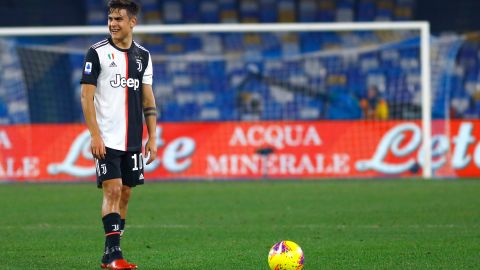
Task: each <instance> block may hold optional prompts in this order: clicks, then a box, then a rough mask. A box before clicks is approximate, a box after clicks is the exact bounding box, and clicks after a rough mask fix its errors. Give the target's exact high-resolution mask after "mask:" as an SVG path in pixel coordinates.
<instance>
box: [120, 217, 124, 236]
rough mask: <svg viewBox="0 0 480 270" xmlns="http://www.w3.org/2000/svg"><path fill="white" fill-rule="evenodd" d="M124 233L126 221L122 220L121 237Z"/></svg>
mask: <svg viewBox="0 0 480 270" xmlns="http://www.w3.org/2000/svg"><path fill="white" fill-rule="evenodd" d="M124 232H125V219H124V218H122V219H121V220H120V236H122V235H123V233H124Z"/></svg>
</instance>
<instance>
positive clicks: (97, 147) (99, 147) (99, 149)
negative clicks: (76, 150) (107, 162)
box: [90, 135, 107, 159]
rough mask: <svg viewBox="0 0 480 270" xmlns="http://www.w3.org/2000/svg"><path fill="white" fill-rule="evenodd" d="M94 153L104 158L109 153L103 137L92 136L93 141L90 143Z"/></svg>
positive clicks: (98, 157)
mask: <svg viewBox="0 0 480 270" xmlns="http://www.w3.org/2000/svg"><path fill="white" fill-rule="evenodd" d="M90 147H91V150H92V155H93V156H94V157H95V158H96V159H104V158H105V155H106V154H107V149H106V148H105V143H104V142H103V139H102V137H100V136H99V135H98V136H92V142H91V144H90Z"/></svg>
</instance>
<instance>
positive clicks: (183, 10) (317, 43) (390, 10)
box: [0, 0, 480, 175]
mask: <svg viewBox="0 0 480 270" xmlns="http://www.w3.org/2000/svg"><path fill="white" fill-rule="evenodd" d="M106 2H107V1H98V0H86V1H74V2H65V1H61V0H52V1H49V2H48V8H45V3H41V2H38V1H34V0H18V1H13V0H4V1H2V2H1V3H0V25H1V26H2V27H19V26H73V25H82V26H84V25H87V26H88V25H90V26H99V25H100V26H103V25H105V26H106V23H107V10H106ZM140 2H141V4H142V6H143V8H142V12H141V14H140V17H139V18H140V24H144V25H153V24H203V23H209V24H222V23H240V24H241V23H295V22H299V23H314V22H324V23H329V22H332V23H334V22H397V21H398V22H405V21H428V22H429V23H430V25H431V31H432V32H431V33H432V36H431V45H430V50H431V57H432V62H431V68H432V117H433V119H434V121H435V120H438V121H441V123H440V122H435V123H440V124H434V132H441V133H442V134H443V135H445V136H446V137H447V138H448V139H447V140H450V136H451V135H452V136H453V135H455V134H456V133H457V126H458V125H460V124H461V123H460V122H459V123H457V124H456V126H454V127H452V126H450V125H449V124H445V123H447V122H446V121H450V120H454V119H459V120H462V119H469V120H472V119H477V118H478V117H479V113H480V84H479V83H478V77H479V75H480V73H479V71H480V65H479V63H480V62H479V60H480V54H479V36H478V33H477V32H476V31H477V30H478V29H479V27H480V21H479V20H477V19H475V18H476V17H475V16H476V12H475V11H476V10H479V8H480V2H478V1H473V0H472V1H467V0H459V1H448V0H439V1H415V0H339V1H333V0H322V1H315V0H297V1H294V0H278V1H273V0H218V1H213V0H200V1H192V0H183V1H173V0H170V1H169V0H164V1H162V0H142V1H140ZM19 18H21V19H19ZM104 37H105V36H98V35H97V36H94V35H84V36H58V37H51V36H50V37H48V36H45V37H28V36H22V37H15V36H11V37H5V38H1V39H0V44H1V46H0V47H1V50H0V57H1V58H0V59H1V61H0V70H2V73H1V74H0V123H1V124H2V125H5V126H8V125H17V124H61V123H63V124H75V123H77V124H81V123H83V115H82V112H81V108H80V102H79V96H80V86H79V84H78V81H79V80H80V77H81V73H82V63H83V57H84V54H85V52H86V50H87V49H88V47H89V46H90V45H91V44H94V43H95V42H97V41H99V40H101V39H102V38H104ZM135 39H136V40H137V41H139V42H140V43H141V44H142V45H144V46H145V47H146V48H148V49H149V50H150V52H151V54H152V59H153V61H154V70H155V74H154V93H155V97H156V101H157V106H158V108H159V111H160V113H159V115H158V121H159V122H161V123H205V122H208V123H225V122H236V123H240V122H243V123H250V124H251V123H256V122H262V121H314V122H315V123H320V122H318V121H324V120H327V121H330V120H332V121H360V120H368V122H369V123H370V124H371V125H374V126H375V127H380V126H381V125H384V127H383V129H382V128H380V129H378V130H379V134H378V139H380V138H381V135H382V134H384V133H382V132H384V131H385V130H387V128H389V127H390V124H391V123H393V122H384V124H382V122H381V121H401V120H413V121H419V120H420V119H421V107H422V101H421V92H422V89H421V85H420V81H421V80H420V79H421V76H422V75H421V68H420V43H419V40H420V39H419V31H417V30H392V31H346V32H321V31H318V32H301V31H300V32H272V33H253V32H251V33H178V34H149V35H137V36H136V37H135ZM335 123H341V122H335ZM343 123H345V122H343ZM340 129H342V128H340ZM374 129H375V128H374ZM381 130H383V131H381ZM435 130H437V131H435ZM368 137H370V135H368V134H367V135H359V139H357V144H356V146H355V145H354V146H352V148H355V149H357V148H359V145H360V146H361V144H362V143H361V141H362V140H363V139H362V138H368ZM372 144H373V145H377V144H378V140H377V141H375V142H373V143H372ZM448 144H449V143H447V148H448V149H446V150H442V151H440V150H439V151H440V152H441V154H445V153H447V152H448V153H450V155H451V154H452V153H453V152H452V151H453V146H454V145H453V141H452V144H451V146H452V147H448ZM225 147H226V146H225ZM444 148H445V147H444ZM373 149H375V148H373ZM442 149H443V148H442ZM352 151H356V150H352ZM371 152H372V149H370V150H361V151H359V154H358V155H359V156H368V155H371ZM360 153H362V154H360ZM352 162H353V161H352ZM415 164H416V165H414V166H413V165H412V168H413V169H409V171H410V172H412V171H413V173H414V175H415V174H416V173H419V170H418V165H417V163H415ZM351 167H355V166H354V165H352V166H351ZM476 171H478V168H476V167H475V168H474V170H473V172H472V173H473V175H475V173H476Z"/></svg>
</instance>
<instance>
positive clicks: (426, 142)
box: [0, 21, 433, 179]
mask: <svg viewBox="0 0 480 270" xmlns="http://www.w3.org/2000/svg"><path fill="white" fill-rule="evenodd" d="M354 31H359V32H362V31H416V32H418V33H419V34H418V37H419V48H420V49H419V65H420V67H419V68H420V82H419V84H420V88H421V119H420V123H421V135H422V138H421V140H422V145H423V146H422V147H421V150H420V152H421V153H422V156H421V157H419V161H420V162H419V163H420V164H421V166H422V168H423V170H422V176H423V178H425V179H429V178H431V177H432V171H433V170H432V149H431V148H432V89H431V67H430V53H431V52H430V38H431V37H430V25H429V23H428V22H424V21H418V22H416V21H412V22H352V23H343V22H342V23H281V24H277V23H267V24H182V25H139V26H137V27H136V28H135V31H134V34H135V35H142V34H144V35H162V34H182V33H183V34H184V33H189V34H192V33H195V34H197V33H198V34H201V33H205V34H212V33H219V34H228V33H277V32H280V33H290V32H294V33H295V32H298V33H300V32H301V33H308V32H354ZM107 35H108V29H107V27H105V26H61V27H12V28H0V39H1V38H11V37H13V38H15V37H61V36H68V37H72V36H77V37H79V36H86V37H90V36H97V37H102V36H103V37H105V36H107ZM146 47H147V48H148V45H147V46H146ZM82 49H85V48H82ZM339 50H342V48H340V49H339ZM50 51H55V48H53V49H50ZM60 51H61V50H60ZM65 51H68V48H67V49H65ZM72 51H75V54H77V55H81V53H80V52H81V50H79V49H78V48H74V49H72ZM312 55H321V54H318V53H317V54H312ZM315 57H317V56H315ZM163 58H164V56H159V59H163ZM249 70H250V71H249V72H250V74H251V76H254V77H255V76H256V77H255V78H257V79H259V78H261V80H264V81H265V80H266V81H268V82H269V83H271V84H272V85H273V86H275V85H276V84H286V82H284V81H281V80H278V79H276V78H268V77H261V76H263V75H259V74H260V73H259V72H258V70H256V67H255V66H250V67H249ZM197 75H198V74H197ZM292 89H294V90H293V91H299V92H300V93H308V92H309V91H310V89H309V88H308V87H307V88H298V87H297V88H295V86H293V87H292ZM217 161H218V160H217ZM266 162H267V161H265V162H264V163H262V166H264V167H265V166H267V165H266V164H267V163H266Z"/></svg>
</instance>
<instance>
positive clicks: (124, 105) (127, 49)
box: [81, 0, 157, 269]
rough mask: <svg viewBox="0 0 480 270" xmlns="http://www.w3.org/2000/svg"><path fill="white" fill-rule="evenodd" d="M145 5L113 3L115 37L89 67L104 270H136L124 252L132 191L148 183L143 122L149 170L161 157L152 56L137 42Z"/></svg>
mask: <svg viewBox="0 0 480 270" xmlns="http://www.w3.org/2000/svg"><path fill="white" fill-rule="evenodd" d="M139 8H140V7H139V5H138V4H137V3H136V2H134V1H131V0H111V1H110V2H109V3H108V29H109V31H110V37H109V38H107V39H105V40H102V41H100V42H98V43H96V44H94V45H93V46H92V47H90V49H89V50H88V52H87V54H86V57H85V63H84V66H83V76H82V79H81V85H82V109H83V114H84V116H85V122H86V125H87V127H88V129H89V131H90V135H91V151H92V154H93V156H94V158H95V165H96V176H97V186H98V187H99V188H102V190H103V203H102V217H103V218H102V221H103V226H104V229H105V238H106V239H105V251H104V255H103V258H102V264H101V267H102V268H108V269H136V268H137V266H136V265H135V264H131V263H129V262H127V261H126V260H125V259H124V258H123V255H122V250H121V248H120V236H121V233H122V231H123V230H124V225H125V218H126V215H127V209H128V201H129V199H130V194H131V192H132V188H133V187H135V186H137V185H141V184H143V182H144V176H143V156H142V133H143V119H142V112H143V116H144V117H145V122H146V125H147V129H148V141H147V143H146V145H145V155H147V156H148V161H147V162H146V164H150V163H151V162H152V161H154V160H155V158H156V156H157V146H156V141H155V126H156V115H157V111H156V106H155V99H154V96H153V91H152V77H153V69H152V60H151V57H150V53H149V52H148V51H147V50H146V49H145V48H143V47H142V46H140V45H139V44H138V43H136V42H135V41H133V28H134V26H135V25H136V24H137V17H136V16H137V14H138V12H139Z"/></svg>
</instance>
